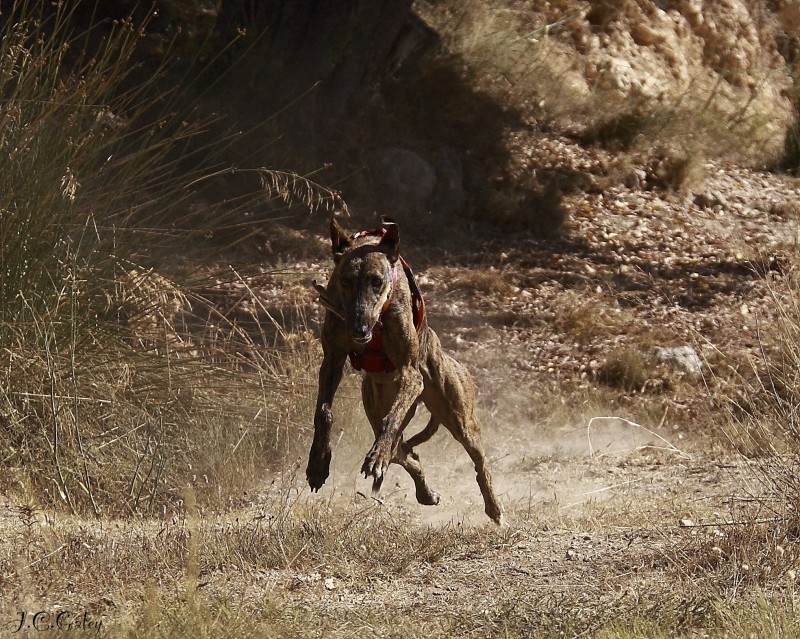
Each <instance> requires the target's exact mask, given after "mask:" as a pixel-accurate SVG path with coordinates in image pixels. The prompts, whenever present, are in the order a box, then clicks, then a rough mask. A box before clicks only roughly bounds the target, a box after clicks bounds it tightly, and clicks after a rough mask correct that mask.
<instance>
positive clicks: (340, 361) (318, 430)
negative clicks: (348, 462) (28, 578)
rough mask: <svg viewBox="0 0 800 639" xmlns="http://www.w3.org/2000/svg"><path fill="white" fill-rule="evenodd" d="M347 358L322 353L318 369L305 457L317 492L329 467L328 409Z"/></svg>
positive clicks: (330, 416) (307, 472) (307, 477)
mask: <svg viewBox="0 0 800 639" xmlns="http://www.w3.org/2000/svg"><path fill="white" fill-rule="evenodd" d="M346 358H347V355H345V354H339V353H335V354H334V353H327V352H326V353H325V356H324V358H323V360H322V366H320V369H319V389H318V391H317V409H316V411H315V413H314V441H313V442H312V443H311V451H310V452H309V454H308V466H307V467H306V479H307V480H308V485H309V486H311V490H312V491H317V490H319V489H320V488H321V487H322V485H323V484H324V483H325V480H326V479H327V478H328V474H329V473H330V466H331V429H332V428H333V413H331V406H332V404H333V396H334V395H335V394H336V389H337V388H339V382H341V381H342V369H343V368H344V362H345V359H346Z"/></svg>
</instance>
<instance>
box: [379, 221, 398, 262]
mask: <svg viewBox="0 0 800 639" xmlns="http://www.w3.org/2000/svg"><path fill="white" fill-rule="evenodd" d="M381 228H383V230H384V231H385V233H384V234H383V237H382V238H381V243H380V247H381V248H382V249H383V250H384V251H385V252H386V255H387V256H388V257H389V261H390V262H392V263H393V264H394V263H395V262H396V261H397V258H398V257H399V256H400V232H399V231H398V230H397V223H396V222H395V221H394V220H393V219H392V218H390V217H383V218H381Z"/></svg>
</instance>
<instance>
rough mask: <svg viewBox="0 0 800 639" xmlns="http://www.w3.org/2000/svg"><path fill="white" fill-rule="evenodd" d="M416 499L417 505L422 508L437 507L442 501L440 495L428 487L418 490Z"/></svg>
mask: <svg viewBox="0 0 800 639" xmlns="http://www.w3.org/2000/svg"><path fill="white" fill-rule="evenodd" d="M416 497H417V503H418V504H420V505H422V506H437V505H438V504H439V501H440V499H441V498H440V497H439V493H437V492H435V491H433V490H431V489H430V488H428V487H427V486H426V487H425V488H417V492H416Z"/></svg>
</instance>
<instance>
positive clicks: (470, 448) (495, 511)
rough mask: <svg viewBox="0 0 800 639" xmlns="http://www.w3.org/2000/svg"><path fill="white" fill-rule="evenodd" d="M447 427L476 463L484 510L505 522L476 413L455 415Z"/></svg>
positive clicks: (495, 518)
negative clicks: (495, 491) (467, 415)
mask: <svg viewBox="0 0 800 639" xmlns="http://www.w3.org/2000/svg"><path fill="white" fill-rule="evenodd" d="M445 426H446V427H447V429H448V430H449V431H450V432H451V433H452V434H453V437H455V439H456V441H458V443H460V444H461V445H462V446H463V447H464V449H465V450H466V451H467V454H468V455H469V456H470V458H471V459H472V461H473V463H474V464H475V473H476V475H477V480H478V486H480V489H481V495H483V503H484V510H485V512H486V514H487V515H489V517H490V518H491V519H492V521H494V522H495V523H496V524H501V523H502V522H503V509H502V508H501V507H500V502H499V501H497V496H496V495H495V494H494V488H493V487H492V476H491V474H490V473H489V468H488V467H487V465H486V456H485V455H484V453H483V445H482V444H481V427H480V423H479V422H478V420H477V419H475V416H474V415H470V416H469V417H466V418H462V417H461V416H458V417H456V416H454V418H453V419H452V420H449V421H447V422H445Z"/></svg>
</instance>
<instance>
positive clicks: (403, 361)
mask: <svg viewBox="0 0 800 639" xmlns="http://www.w3.org/2000/svg"><path fill="white" fill-rule="evenodd" d="M330 232H331V247H332V249H333V259H334V269H333V273H332V275H331V278H330V281H329V282H328V285H327V287H323V286H321V285H318V284H316V282H315V283H314V286H315V288H316V289H317V291H318V292H319V294H320V302H321V303H322V304H323V305H324V306H325V307H326V309H327V312H326V314H325V321H324V324H323V327H322V350H323V360H322V366H321V367H320V371H319V392H318V395H317V405H316V412H315V414H314V439H313V442H312V444H311V451H310V453H309V456H308V467H307V468H306V478H307V479H308V484H309V486H311V489H312V491H318V490H319V489H320V488H321V487H322V485H323V484H324V483H325V480H326V479H327V478H328V474H329V471H330V462H331V443H330V442H331V429H332V425H333V415H332V412H331V406H332V405H333V398H334V395H335V393H336V389H337V388H338V386H339V382H340V381H341V379H342V371H343V368H344V365H345V362H346V361H347V359H348V358H349V359H350V362H351V364H352V365H353V368H355V369H356V370H363V371H364V373H365V374H364V378H363V382H362V386H361V394H362V400H363V403H364V409H365V411H366V413H367V418H368V419H369V422H370V424H371V425H372V429H373V431H374V432H375V443H374V444H373V445H372V448H371V449H370V451H369V452H368V453H367V456H366V458H365V459H364V464H363V465H362V467H361V472H362V473H363V474H364V476H365V477H367V478H369V477H372V478H373V490H374V491H377V490H379V489H380V486H381V484H382V482H383V479H384V477H385V474H386V471H387V469H388V467H389V464H390V463H396V464H399V465H400V466H402V467H403V468H405V469H406V471H408V473H409V475H411V478H412V479H413V480H414V485H415V488H416V498H417V501H418V502H419V503H420V504H425V505H435V504H438V503H439V495H438V494H437V493H435V492H433V491H432V490H431V489H430V488H429V487H428V484H427V482H426V480H425V474H424V473H423V471H422V466H421V465H420V461H419V455H417V453H416V452H415V450H414V448H415V447H416V446H418V445H419V444H422V443H423V442H426V441H427V440H428V439H430V438H431V437H432V436H433V435H434V433H436V431H437V430H438V428H439V425H440V424H444V426H445V428H447V430H449V431H450V433H451V434H452V435H453V437H455V439H456V440H457V441H458V442H459V443H460V444H461V445H462V446H463V447H464V448H465V449H466V451H467V453H468V454H469V456H470V457H471V458H472V461H473V462H474V464H475V471H476V473H477V480H478V485H479V486H480V490H481V494H482V495H483V501H484V505H485V511H486V514H487V515H488V516H489V517H490V518H491V519H492V520H493V521H494V522H496V523H498V524H500V523H501V521H502V515H503V511H502V509H501V507H500V504H499V502H498V500H497V497H496V496H495V494H494V489H493V488H492V479H491V475H490V473H489V469H488V468H487V465H486V459H485V455H484V452H483V446H482V444H481V436H480V424H479V423H478V420H477V419H476V418H475V413H474V409H475V385H474V383H473V381H472V378H471V376H470V374H469V373H468V372H467V370H466V368H464V366H462V365H461V364H459V363H458V362H457V361H456V360H454V359H453V358H452V357H450V356H449V355H447V354H446V353H444V351H443V350H442V346H441V343H440V342H439V338H438V336H437V335H436V333H435V332H434V331H433V329H431V328H430V327H429V326H428V323H427V320H426V317H425V304H424V302H423V300H422V295H421V294H420V292H419V289H418V287H417V284H416V281H415V280H414V276H413V274H412V272H411V269H410V268H409V267H408V264H407V263H406V262H405V260H403V258H402V257H401V256H400V253H399V244H400V237H399V232H398V228H397V224H395V223H394V222H393V221H392V220H391V219H388V218H384V219H383V221H382V224H381V227H380V228H378V229H375V230H372V231H362V232H359V233H356V234H354V235H349V234H348V233H346V232H345V231H344V229H342V227H341V226H340V225H339V223H338V221H337V220H336V219H335V218H333V217H332V218H331V222H330ZM420 401H421V402H422V403H423V404H424V405H425V407H426V408H427V409H428V411H429V412H430V414H431V418H430V421H429V422H428V424H427V425H426V426H425V428H424V429H423V430H422V431H420V432H419V433H417V434H416V435H414V436H413V437H411V438H410V439H408V440H404V439H403V431H404V429H405V428H406V426H407V425H408V423H409V422H410V421H411V419H412V418H413V417H414V413H415V411H416V408H417V405H418V404H419V402H420Z"/></svg>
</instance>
